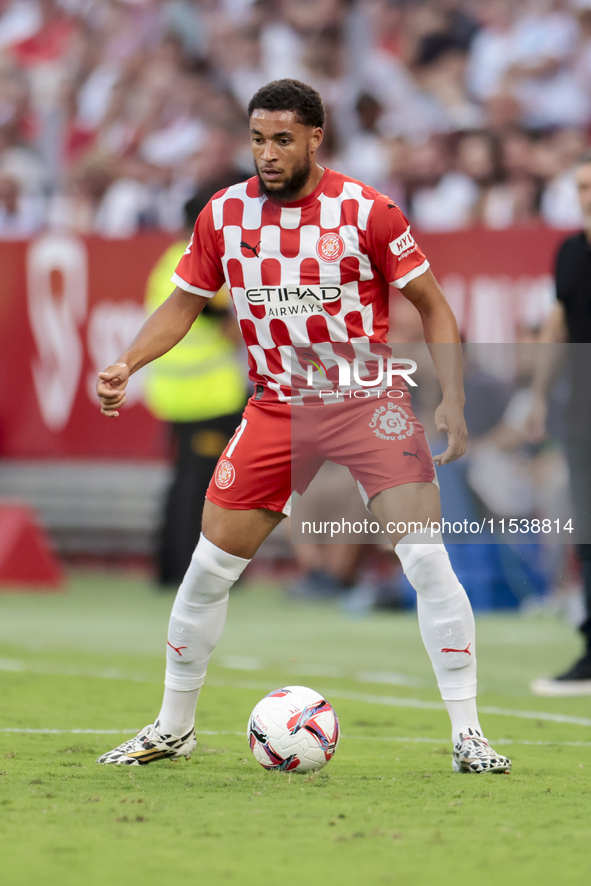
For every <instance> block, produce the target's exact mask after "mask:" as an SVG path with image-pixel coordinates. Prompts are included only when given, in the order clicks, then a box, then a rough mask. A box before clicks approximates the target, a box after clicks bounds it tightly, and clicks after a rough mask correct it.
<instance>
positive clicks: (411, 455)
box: [207, 392, 437, 514]
mask: <svg viewBox="0 0 591 886" xmlns="http://www.w3.org/2000/svg"><path fill="white" fill-rule="evenodd" d="M325 461H332V462H335V463H336V464H341V465H345V467H347V468H349V470H350V472H351V474H352V476H353V478H354V479H355V480H356V481H357V485H358V487H359V491H360V492H361V495H362V497H363V499H364V501H365V502H366V504H367V502H368V501H369V500H370V499H372V498H373V497H374V496H375V495H377V494H378V493H379V492H382V491H383V490H384V489H390V488H391V487H393V486H401V485H402V484H404V483H430V482H434V483H437V478H436V474H435V466H434V464H433V458H432V455H431V451H430V449H429V444H428V443H427V438H426V436H425V431H424V429H423V426H422V425H421V424H420V422H419V421H418V420H417V419H416V417H415V415H414V413H413V411H412V408H411V405H410V395H409V394H408V392H405V393H404V396H403V397H402V398H401V399H396V400H394V399H393V400H390V399H387V397H386V395H385V394H384V395H383V396H381V397H379V398H378V397H376V396H375V395H373V396H371V397H368V398H365V399H351V400H349V399H345V401H344V402H341V403H323V402H322V401H319V402H318V403H313V404H311V405H305V406H291V405H290V404H288V403H280V402H278V401H276V400H270V399H265V397H264V396H263V398H262V399H261V400H255V399H254V398H251V399H250V400H249V401H248V403H247V406H246V409H245V410H244V415H243V418H242V422H241V424H240V425H239V427H238V428H237V429H236V432H235V434H234V436H233V437H232V439H231V440H230V442H229V443H228V445H227V447H226V449H225V450H224V452H223V453H222V455H221V456H220V460H219V462H218V464H217V467H216V469H215V472H214V475H213V477H212V480H211V483H210V484H209V489H208V490H207V498H208V499H209V500H210V501H212V502H213V503H214V504H216V505H219V506H220V507H221V508H228V509H229V510H237V511H246V510H251V509H254V508H268V509H269V510H270V511H278V512H279V513H283V514H289V513H290V511H291V497H292V493H293V492H297V493H299V494H300V495H301V494H303V493H304V492H305V490H306V488H307V487H308V485H309V484H310V483H311V481H312V480H313V479H314V477H315V475H316V474H317V472H318V470H319V469H320V467H321V466H322V464H323V463H324V462H325Z"/></svg>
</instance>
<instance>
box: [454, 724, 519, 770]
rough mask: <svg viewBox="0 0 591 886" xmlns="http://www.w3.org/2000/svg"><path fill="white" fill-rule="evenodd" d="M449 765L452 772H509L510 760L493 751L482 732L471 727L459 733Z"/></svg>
mask: <svg viewBox="0 0 591 886" xmlns="http://www.w3.org/2000/svg"><path fill="white" fill-rule="evenodd" d="M451 765H452V768H453V771H454V772H475V773H480V772H511V760H509V758H508V757H502V756H501V755H500V754H497V752H496V751H493V749H492V748H491V746H490V745H489V743H488V742H487V740H486V738H484V736H483V735H482V732H479V731H478V729H473V728H471V727H468V729H467V730H466V732H460V740H459V741H458V742H456V744H455V745H454V756H453V760H452V764H451Z"/></svg>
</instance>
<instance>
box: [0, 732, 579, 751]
mask: <svg viewBox="0 0 591 886" xmlns="http://www.w3.org/2000/svg"><path fill="white" fill-rule="evenodd" d="M136 731H137V730H136V729H28V728H16V727H14V728H13V727H4V728H0V732H2V733H10V734H17V735H128V734H129V733H132V734H133V733H134V732H136ZM195 734H196V735H213V736H216V735H232V736H238V737H239V738H245V737H246V732H245V731H243V732H232V731H226V730H214V729H196V730H195ZM341 737H342V738H344V739H345V740H346V741H348V740H355V741H394V742H398V743H400V744H438V745H446V744H448V741H449V740H448V739H446V738H427V737H424V736H420V735H414V736H412V737H411V736H404V737H403V736H399V735H348V734H347V733H343V734H342V736H341ZM494 742H495V744H498V745H512V744H513V745H535V746H540V747H569V748H589V747H591V741H528V740H527V739H511V738H495V740H494Z"/></svg>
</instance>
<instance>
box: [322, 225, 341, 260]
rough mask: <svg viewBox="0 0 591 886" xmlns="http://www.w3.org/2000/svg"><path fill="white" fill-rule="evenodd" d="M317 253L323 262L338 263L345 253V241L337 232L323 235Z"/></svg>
mask: <svg viewBox="0 0 591 886" xmlns="http://www.w3.org/2000/svg"><path fill="white" fill-rule="evenodd" d="M316 252H317V254H318V258H321V259H322V261H338V260H339V259H340V258H342V257H343V255H344V253H345V241H344V240H343V238H342V237H341V235H340V234H337V233H336V231H335V232H334V233H330V234H323V235H322V237H321V238H320V240H319V241H318V243H317V244H316Z"/></svg>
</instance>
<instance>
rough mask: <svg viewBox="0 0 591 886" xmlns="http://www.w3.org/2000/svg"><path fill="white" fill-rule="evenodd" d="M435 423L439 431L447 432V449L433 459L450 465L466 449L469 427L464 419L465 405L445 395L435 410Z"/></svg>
mask: <svg viewBox="0 0 591 886" xmlns="http://www.w3.org/2000/svg"><path fill="white" fill-rule="evenodd" d="M435 424H436V426H437V430H438V431H439V433H441V434H443V433H446V434H447V449H446V450H445V452H442V453H441V454H440V455H436V456H435V457H434V459H433V461H434V462H435V464H436V465H438V466H439V467H441V466H442V465H448V464H449V463H450V462H452V461H455V460H456V459H458V458H460V456H462V455H463V454H464V452H465V451H466V445H467V443H468V429H467V428H466V421H465V419H464V407H463V406H462V404H461V403H459V402H454V401H453V400H446V399H445V397H444V398H443V400H442V401H441V403H440V404H439V406H438V407H437V409H436V410H435Z"/></svg>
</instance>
